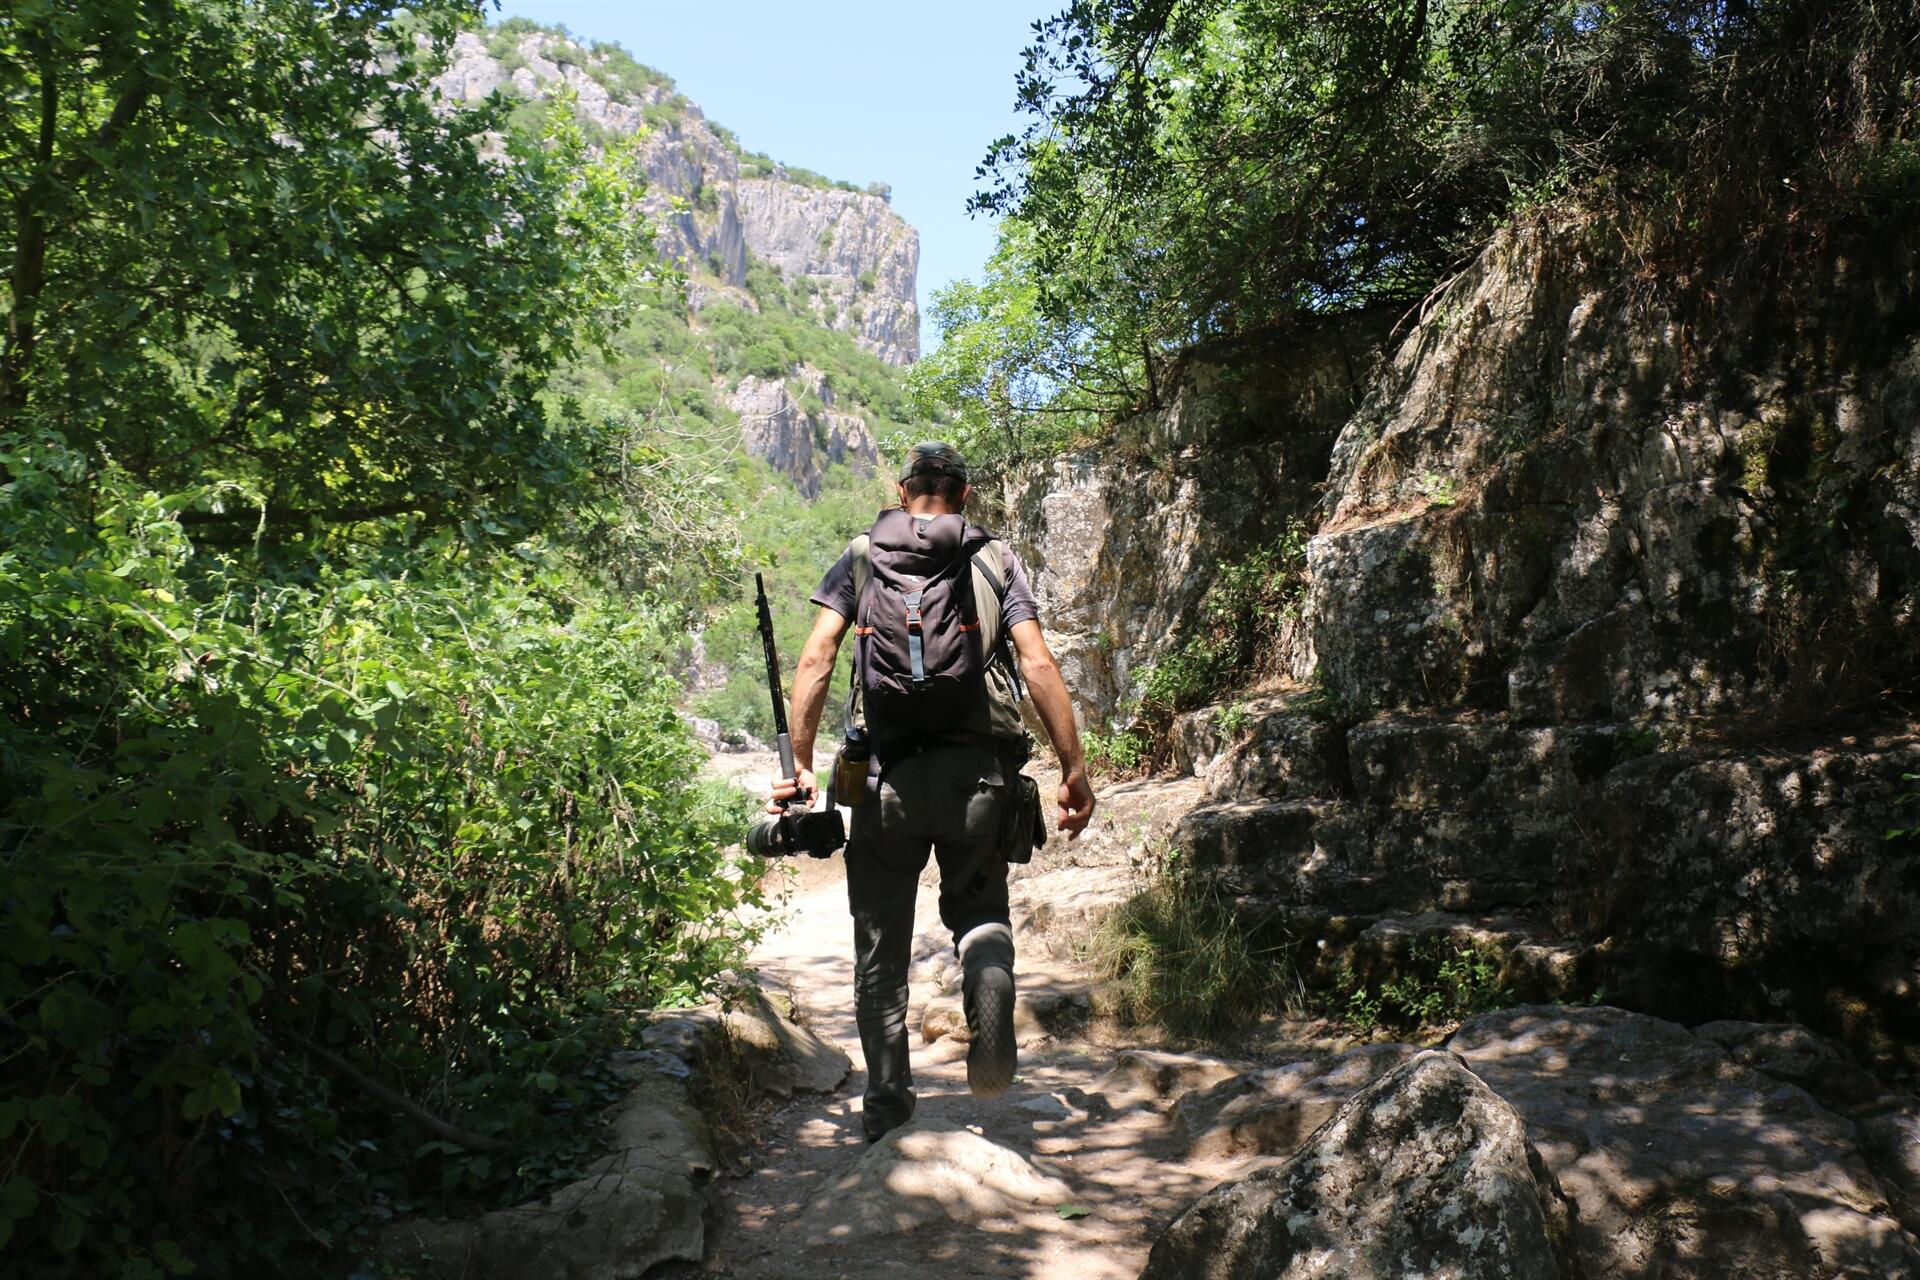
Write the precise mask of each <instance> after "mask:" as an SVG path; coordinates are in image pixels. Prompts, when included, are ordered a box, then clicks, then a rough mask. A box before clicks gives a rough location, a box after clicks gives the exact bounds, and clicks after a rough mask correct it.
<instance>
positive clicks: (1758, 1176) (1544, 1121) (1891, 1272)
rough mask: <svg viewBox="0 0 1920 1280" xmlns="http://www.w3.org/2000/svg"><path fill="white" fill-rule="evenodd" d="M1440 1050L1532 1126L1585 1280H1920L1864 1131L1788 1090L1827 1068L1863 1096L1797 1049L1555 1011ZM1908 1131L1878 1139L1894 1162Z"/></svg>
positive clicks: (1795, 1039)
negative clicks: (1844, 1279) (1569, 1215)
mask: <svg viewBox="0 0 1920 1280" xmlns="http://www.w3.org/2000/svg"><path fill="white" fill-rule="evenodd" d="M1447 1048H1448V1049H1449V1050H1451V1051H1452V1052H1453V1053H1455V1054H1457V1055H1458V1056H1459V1057H1460V1059H1461V1060H1462V1061H1464V1062H1466V1063H1467V1064H1468V1065H1469V1066H1470V1067H1472V1068H1473V1070H1474V1072H1475V1073H1477V1074H1478V1075H1479V1077H1480V1078H1481V1079H1483V1080H1485V1081H1486V1083H1487V1084H1488V1085H1490V1086H1492V1088H1493V1089H1494V1090H1496V1091H1497V1092H1498V1093H1499V1094H1500V1096H1501V1097H1503V1098H1505V1099H1506V1100H1507V1101H1508V1102H1509V1103H1511V1104H1512V1106H1513V1108H1514V1110H1515V1111H1517V1112H1518V1113H1519V1114H1520V1115H1521V1116H1522V1117H1524V1118H1525V1121H1526V1126H1527V1132H1528V1134H1529V1135H1530V1136H1531V1138H1532V1140H1533V1142H1534V1144H1535V1146H1536V1147H1537V1149H1538V1151H1539V1153H1540V1157H1541V1159H1542V1160H1543V1161H1544V1162H1545V1165H1546V1168H1547V1169H1548V1170H1549V1171H1551V1173H1552V1174H1553V1176H1554V1177H1555V1179H1556V1180H1557V1182H1558V1183H1559V1185H1560V1186H1561V1187H1562V1188H1563V1189H1564V1191H1565V1193H1566V1195H1567V1197H1568V1198H1569V1199H1570V1200H1571V1201H1572V1202H1573V1204H1574V1205H1575V1207H1576V1209H1577V1213H1576V1217H1575V1227H1574V1236H1573V1244H1574V1249H1575V1252H1576V1254H1577V1256H1578V1258H1579V1261H1580V1264H1581V1267H1582V1269H1583V1273H1584V1274H1586V1275H1590V1276H1608V1277H1621V1278H1622V1280H1626V1278H1627V1277H1648V1278H1649V1280H1651V1278H1652V1277H1659V1278H1660V1280H1735V1278H1736V1277H1737V1278H1740V1280H1746V1278H1748V1277H1752V1278H1755V1280H1758V1278H1759V1277H1786V1276H1809V1277H1810V1276H1819V1277H1823V1280H1824V1278H1830V1277H1835V1276H1858V1277H1863V1278H1864V1277H1867V1276H1873V1277H1882V1278H1889V1280H1890V1278H1892V1277H1900V1276H1905V1277H1914V1276H1920V1247H1917V1246H1916V1243H1915V1240H1914V1237H1913V1236H1911V1235H1909V1234H1908V1232H1907V1231H1906V1230H1905V1229H1904V1228H1903V1227H1902V1225H1901V1222H1900V1220H1899V1218H1898V1216H1897V1213H1896V1209H1895V1206H1894V1205H1893V1204H1892V1203H1891V1202H1890V1197H1889V1194H1888V1188H1887V1186H1886V1185H1884V1184H1883V1183H1882V1182H1881V1180H1880V1178H1879V1177H1878V1176H1876V1173H1875V1170H1874V1168H1873V1167H1872V1166H1871V1165H1870V1163H1869V1161H1868V1158H1867V1157H1866V1156H1865V1155H1863V1153H1862V1149H1861V1148H1862V1145H1863V1137H1862V1132H1861V1129H1860V1127H1859V1126H1858V1125H1856V1124H1855V1122H1854V1121H1852V1120H1851V1119H1849V1118H1847V1117H1845V1116H1843V1115H1840V1114H1837V1113H1836V1112H1834V1111H1832V1110H1829V1109H1828V1108H1827V1107H1825V1106H1823V1105H1822V1104H1821V1103H1820V1102H1819V1101H1817V1100H1816V1099H1815V1098H1814V1096H1813V1095H1812V1094H1810V1093H1809V1092H1807V1090H1806V1089H1804V1088H1802V1087H1800V1085H1798V1084H1795V1083H1792V1082H1791V1077H1793V1076H1796V1075H1800V1076H1801V1077H1802V1078H1809V1077H1807V1076H1806V1074H1805V1073H1806V1072H1807V1071H1808V1069H1809V1068H1810V1067H1811V1068H1819V1067H1820V1064H1823V1063H1824V1064H1826V1066H1825V1067H1824V1068H1821V1069H1822V1070H1824V1071H1825V1072H1826V1073H1827V1074H1828V1075H1829V1076H1830V1077H1831V1078H1833V1079H1834V1080H1836V1081H1838V1082H1841V1083H1842V1085H1843V1087H1844V1088H1846V1089H1848V1090H1850V1091H1851V1090H1857V1089H1858V1087H1859V1081H1858V1078H1857V1077H1856V1076H1853V1075H1852V1074H1851V1073H1849V1072H1846V1071H1844V1070H1843V1069H1842V1068H1843V1065H1844V1064H1842V1063H1841V1062H1840V1060H1839V1058H1838V1056H1837V1055H1835V1054H1834V1053H1833V1052H1832V1050H1831V1048H1830V1047H1828V1046H1824V1045H1822V1044H1820V1043H1819V1042H1817V1041H1815V1040H1814V1039H1813V1038H1812V1037H1810V1036H1808V1035H1806V1033H1804V1032H1799V1033H1795V1032H1794V1031H1793V1030H1792V1029H1790V1028H1779V1027H1773V1028H1768V1027H1755V1026H1753V1025H1752V1024H1746V1025H1736V1024H1730V1023H1721V1024H1715V1025H1711V1026H1709V1027H1704V1028H1702V1033H1701V1034H1695V1033H1693V1032H1690V1031H1688V1030H1687V1029H1686V1028H1685V1027H1682V1026H1679V1025H1677V1024H1675V1023H1671V1022H1664V1021H1661V1020H1660V1019H1658V1018H1650V1017H1646V1016H1644V1015H1641V1014H1636V1013H1628V1012H1626V1011H1624V1010H1620V1009H1609V1008H1593V1009H1567V1008H1562V1007H1557V1006H1548V1007H1539V1008H1523V1009H1510V1010H1502V1011H1500V1012H1498V1013H1491V1014H1485V1015H1482V1016H1481V1017H1478V1018H1475V1019H1472V1020H1470V1021H1469V1022H1467V1023H1466V1024H1464V1025H1463V1026H1462V1027H1461V1028H1460V1029H1459V1030H1458V1031H1457V1032H1455V1033H1454V1035H1453V1037H1452V1038H1451V1039H1450V1040H1448V1041H1447ZM1730 1049H1731V1050H1732V1052H1731V1053H1730V1052H1729V1050H1730ZM1749 1064H1751V1065H1749ZM1769 1068H1771V1069H1769ZM1775 1072H1777V1073H1778V1074H1775ZM1898 1127H1899V1126H1898V1117H1897V1115H1896V1117H1895V1118H1894V1119H1893V1122H1892V1123H1889V1124H1882V1125H1881V1126H1880V1129H1879V1130H1876V1131H1875V1132H1874V1133H1872V1134H1869V1135H1868V1137H1869V1138H1877V1139H1878V1140H1879V1141H1880V1143H1881V1144H1882V1145H1889V1146H1894V1147H1897V1145H1898V1141H1899V1134H1898ZM1867 1145H1868V1146H1870V1147H1871V1146H1872V1143H1871V1142H1869V1143H1868V1144H1867ZM1876 1154H1878V1153H1876ZM1897 1163H1898V1162H1897V1161H1893V1160H1883V1161H1882V1167H1883V1168H1886V1169H1888V1170H1889V1171H1890V1172H1889V1176H1893V1174H1892V1171H1894V1170H1895V1167H1896V1165H1897Z"/></svg>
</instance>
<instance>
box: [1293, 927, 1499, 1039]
mask: <svg viewBox="0 0 1920 1280" xmlns="http://www.w3.org/2000/svg"><path fill="white" fill-rule="evenodd" d="M1509 999H1510V996H1509V994H1508V992H1507V990H1506V989H1505V988H1504V987H1502V986H1501V985H1500V959H1499V957H1498V956H1496V955H1494V954H1493V953H1491V952H1488V951H1485V950H1482V949H1481V948H1479V947H1476V946H1474V945H1473V944H1472V943H1468V942H1455V941H1452V940H1447V939H1440V938H1422V939H1420V940H1419V941H1417V942H1415V943H1414V944H1413V945H1412V946H1411V947H1410V948H1409V949H1408V953H1407V957H1406V960H1405V962H1404V963H1402V964H1401V965H1400V966H1399V967H1398V968H1397V970H1396V971H1395V972H1394V973H1392V974H1391V975H1390V976H1388V977H1385V978H1381V979H1378V980H1375V981H1372V982H1367V981H1363V980H1362V979H1361V978H1360V977H1359V976H1358V975H1357V974H1355V973H1354V971H1353V969H1352V967H1351V966H1350V965H1343V966H1342V967H1341V969H1340V971H1339V974H1338V976H1337V979H1336V981H1335V983H1334V986H1333V989H1332V990H1331V991H1329V992H1327V993H1326V994H1325V995H1324V996H1323V997H1322V999H1321V1004H1322V1005H1323V1007H1324V1008H1326V1010H1327V1012H1328V1013H1329V1014H1331V1015H1332V1016H1334V1017H1338V1018H1341V1019H1343V1020H1345V1021H1347V1022H1350V1023H1352V1024H1354V1025H1355V1026H1359V1027H1368V1028H1371V1027H1378V1026H1394V1027H1402V1028H1407V1027H1421V1026H1429V1025H1432V1024H1435V1023H1442V1022H1454V1021H1458V1020H1459V1019H1461V1018H1468V1017H1472V1016H1473V1015H1474V1014H1476V1013H1485V1012H1487V1011H1488V1010H1490V1009H1498V1008H1500V1007H1501V1006H1502V1005H1504V1004H1506V1003H1507V1002H1508V1000H1509Z"/></svg>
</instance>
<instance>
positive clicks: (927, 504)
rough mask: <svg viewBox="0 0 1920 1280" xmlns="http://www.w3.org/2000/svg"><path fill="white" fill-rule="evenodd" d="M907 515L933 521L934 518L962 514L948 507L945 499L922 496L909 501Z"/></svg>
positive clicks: (927, 495) (929, 495) (930, 495)
mask: <svg viewBox="0 0 1920 1280" xmlns="http://www.w3.org/2000/svg"><path fill="white" fill-rule="evenodd" d="M907 514H908V515H910V516H920V517H922V518H923V519H931V518H932V517H934V516H953V515H959V514H960V513H959V512H957V511H955V510H954V509H953V508H952V507H950V506H948V505H947V503H946V501H945V499H942V498H937V497H935V496H933V495H932V494H922V495H921V496H919V497H917V498H908V499H907Z"/></svg>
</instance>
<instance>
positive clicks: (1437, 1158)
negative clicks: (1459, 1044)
mask: <svg viewBox="0 0 1920 1280" xmlns="http://www.w3.org/2000/svg"><path fill="white" fill-rule="evenodd" d="M1562 1215H1563V1206H1562V1205H1561V1203H1560V1202H1559V1200H1558V1198H1557V1195H1556V1193H1555V1191H1554V1189H1553V1187H1552V1186H1551V1183H1550V1182H1547V1181H1545V1180H1544V1178H1543V1175H1542V1173H1541V1171H1540V1170H1539V1166H1538V1162H1537V1159H1536V1158H1534V1157H1532V1155H1531V1152H1530V1151H1529V1148H1528V1146H1527V1136H1526V1129H1525V1126H1524V1125H1523V1124H1522V1123H1521V1120H1520V1117H1519V1116H1518V1115H1516V1114H1515V1112H1514V1110H1513V1108H1512V1107H1510V1106H1508V1105H1507V1104H1506V1103H1505V1102H1502V1101H1501V1100H1500V1098H1499V1097H1498V1096H1497V1095H1495V1094H1494V1092H1493V1091H1492V1090H1491V1089H1489V1088H1487V1086H1486V1085H1485V1084H1483V1083H1482V1082H1481V1081H1480V1080H1479V1079H1478V1078H1477V1077H1475V1076H1474V1074H1473V1073H1472V1072H1471V1071H1468V1070H1467V1069H1466V1068H1465V1067H1463V1066H1462V1065H1460V1063H1459V1062H1458V1061H1457V1060H1456V1059H1454V1058H1452V1057H1450V1056H1449V1055H1447V1054H1444V1053H1432V1052H1428V1053H1422V1054H1420V1055H1418V1056H1417V1057H1415V1058H1413V1059H1412V1060H1411V1061H1409V1062H1407V1063H1405V1064H1404V1065H1402V1066H1400V1067H1398V1068H1396V1069H1395V1070H1393V1071H1391V1072H1389V1073H1388V1074H1387V1075H1385V1076H1383V1077H1381V1078H1380V1079H1379V1080H1377V1081H1375V1082H1374V1083H1373V1084H1371V1085H1369V1086H1368V1087H1367V1088H1365V1089H1363V1090H1361V1091H1360V1092H1359V1093H1358V1094H1356V1095H1354V1097H1353V1098H1352V1099H1351V1100H1350V1101H1349V1102H1348V1103H1347V1104H1346V1105H1345V1106H1343V1107H1342V1108H1341V1109H1340V1110H1339V1112H1338V1113H1337V1114H1335V1116H1334V1117H1333V1119H1331V1120H1330V1121H1328V1122H1327V1124H1326V1125H1325V1126H1324V1127H1322V1128H1321V1129H1320V1130H1319V1131H1318V1132H1316V1133H1315V1134H1314V1135H1313V1137H1312V1138H1311V1139H1310V1140H1309V1141H1308V1142H1307V1144H1306V1146H1305V1147H1304V1148H1302V1149H1301V1150H1300V1152H1299V1153H1298V1154H1296V1155H1295V1156H1294V1157H1293V1158H1292V1159H1291V1160H1288V1161H1287V1162H1286V1163H1285V1164H1282V1165H1279V1166H1276V1167H1274V1168H1270V1169H1265V1170H1262V1171H1260V1172H1258V1173H1255V1174H1253V1175H1251V1176H1250V1177H1247V1178H1244V1179H1241V1180H1240V1181H1238V1182H1232V1183H1228V1184H1226V1185H1224V1186H1221V1187H1218V1188H1216V1189H1215V1190H1213V1191H1211V1192H1209V1193H1208V1194H1207V1195H1205V1196H1203V1197H1201V1199H1200V1200H1199V1201H1198V1202H1196V1203H1195V1204H1194V1205H1193V1206H1192V1207H1191V1208H1189V1209H1188V1210H1187V1211H1186V1212H1185V1213H1183V1214H1181V1215H1180V1217H1178V1218H1177V1219H1175V1220H1174V1222H1173V1225H1172V1226H1170V1227H1168V1228H1167V1230H1166V1232H1165V1234H1163V1235H1162V1236H1161V1237H1160V1239H1159V1240H1157V1241H1156V1242H1155V1243H1154V1246H1153V1252H1152V1254H1151V1255H1150V1257H1149V1258H1148V1261H1147V1268H1146V1270H1145V1271H1144V1272H1143V1273H1142V1280H1201V1278H1203V1277H1204V1278H1205V1280H1241V1278H1245V1280H1254V1278H1255V1277H1258V1278H1259V1280H1307V1278H1308V1277H1325V1278H1326V1280H1335V1278H1338V1280H1402V1278H1403V1277H1407V1276H1422V1277H1427V1278H1428V1280H1447V1278H1449V1277H1457V1278H1458V1280H1496V1278H1498V1277H1513V1280H1549V1278H1551V1277H1558V1276H1562V1275H1565V1274H1567V1273H1566V1271H1565V1270H1564V1268H1563V1266H1562V1264H1561V1262H1560V1260H1559V1258H1558V1257H1557V1256H1556V1246H1555V1235H1556V1233H1557V1232H1559V1231H1560V1230H1562V1229H1563V1228H1562V1226H1561V1222H1560V1220H1561V1218H1562Z"/></svg>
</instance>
